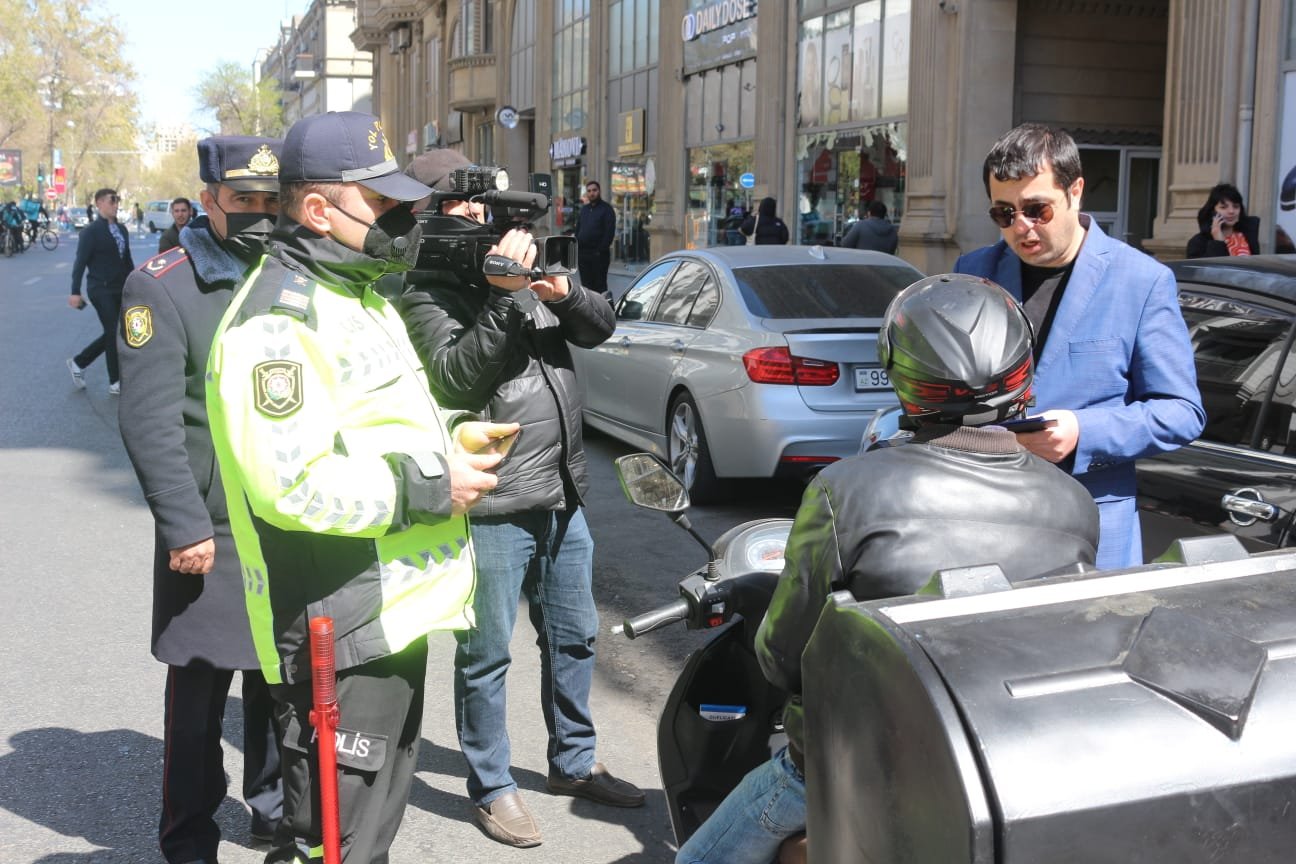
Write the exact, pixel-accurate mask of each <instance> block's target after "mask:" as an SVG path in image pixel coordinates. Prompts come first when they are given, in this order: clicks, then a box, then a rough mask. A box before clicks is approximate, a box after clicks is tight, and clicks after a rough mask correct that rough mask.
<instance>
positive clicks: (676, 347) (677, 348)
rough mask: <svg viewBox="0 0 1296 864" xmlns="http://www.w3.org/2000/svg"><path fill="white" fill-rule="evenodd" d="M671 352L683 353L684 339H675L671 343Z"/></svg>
mask: <svg viewBox="0 0 1296 864" xmlns="http://www.w3.org/2000/svg"><path fill="white" fill-rule="evenodd" d="M671 353H672V354H683V353H684V340H683V339H676V340H675V341H674V342H672V343H671Z"/></svg>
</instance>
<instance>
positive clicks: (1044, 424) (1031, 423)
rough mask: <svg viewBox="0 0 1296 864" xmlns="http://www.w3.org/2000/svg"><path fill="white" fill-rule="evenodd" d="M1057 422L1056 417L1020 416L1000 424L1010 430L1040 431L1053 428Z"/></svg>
mask: <svg viewBox="0 0 1296 864" xmlns="http://www.w3.org/2000/svg"><path fill="white" fill-rule="evenodd" d="M1057 423H1058V421H1057V419H1056V418H1046V417H1019V418H1018V419H1016V420H1001V421H999V425H1000V426H1002V427H1004V428H1005V429H1007V430H1008V431H1009V432H1039V431H1040V430H1042V429H1052V428H1053V427H1054V426H1056V425H1057Z"/></svg>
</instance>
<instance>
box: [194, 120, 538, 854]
mask: <svg viewBox="0 0 1296 864" xmlns="http://www.w3.org/2000/svg"><path fill="white" fill-rule="evenodd" d="M279 179H280V184H281V185H280V194H281V198H282V202H283V215H282V216H281V217H280V220H279V225H278V228H277V230H276V232H275V235H274V238H273V242H272V245H271V252H270V255H269V256H267V257H266V258H264V259H263V260H262V262H261V263H260V264H259V265H258V266H257V267H256V268H255V269H254V270H253V271H252V272H251V273H250V274H249V275H248V277H247V281H246V283H245V285H244V287H243V288H242V289H240V291H239V293H238V295H237V296H236V297H235V299H234V302H233V303H232V304H231V305H230V308H229V311H228V312H226V314H225V316H224V318H223V319H222V321H221V324H220V327H219V329H218V331H217V335H216V338H215V341H214V344H213V346H212V353H211V357H210V359H209V362H208V383H207V407H208V411H209V413H210V416H211V421H212V439H213V442H214V443H215V446H216V455H217V458H218V459H219V462H220V468H221V475H222V477H223V478H224V481H225V490H226V499H227V501H228V504H229V510H230V521H231V524H232V525H233V528H234V539H235V542H236V543H237V545H238V550H239V558H240V560H241V561H242V565H243V572H244V586H245V590H246V592H247V604H248V610H249V618H250V619H251V625H252V633H253V640H254V642H255V644H256V646H257V653H258V655H259V657H260V658H261V668H262V671H263V672H264V673H265V676H266V679H267V680H268V681H269V682H270V683H271V685H272V686H271V693H272V695H273V696H274V698H275V701H276V703H277V706H278V712H279V718H280V720H281V722H282V723H283V726H284V749H283V759H284V763H283V764H284V824H285V830H283V831H282V832H281V833H283V834H287V833H289V832H291V834H292V835H293V837H294V838H295V839H296V848H284V849H283V850H281V852H279V853H277V854H275V855H272V856H271V857H270V858H269V859H267V860H268V861H281V860H284V861H286V860H299V859H302V858H306V857H309V856H310V855H311V853H312V851H314V850H315V849H316V848H317V847H318V846H319V844H320V841H321V834H322V831H321V822H320V814H319V813H318V811H317V809H316V806H315V802H316V801H318V800H319V797H318V785H319V763H318V761H317V755H316V754H315V753H314V752H313V751H314V750H315V740H314V730H313V729H312V727H311V726H310V722H309V714H310V708H311V682H310V674H311V666H310V658H309V647H310V646H309V638H308V629H307V628H308V622H309V620H310V619H311V618H312V617H315V616H328V617H331V618H333V620H334V627H335V634H336V639H335V656H336V668H337V698H338V705H339V709H340V715H341V716H340V721H339V724H340V725H339V728H338V730H337V734H336V738H335V742H333V743H335V745H336V748H337V761H338V791H339V798H340V801H341V836H342V850H343V851H342V854H343V860H344V861H347V862H351V864H369V862H375V864H376V862H386V861H387V860H388V855H387V850H388V848H389V847H390V845H391V842H392V840H393V839H394V838H395V836H396V830H397V828H398V826H399V825H400V821H401V817H402V815H403V814H404V810H405V805H406V803H407V801H408V798H409V788H410V783H411V781H412V779H413V773H414V767H415V764H416V763H417V759H418V749H419V741H420V738H421V736H422V716H423V685H424V679H425V677H426V674H427V640H426V639H425V638H424V636H425V635H426V634H427V633H429V632H430V631H433V630H453V629H462V628H464V627H467V626H468V625H469V624H470V623H471V612H470V602H471V597H472V592H473V584H474V582H473V580H474V573H473V555H472V547H471V545H470V544H469V540H468V520H467V519H466V518H465V516H464V514H465V512H466V511H467V510H468V508H469V507H471V506H472V505H473V504H475V503H476V502H477V501H478V500H480V498H481V495H482V493H483V492H484V491H486V490H487V489H490V488H493V487H494V486H495V476H494V475H493V474H489V473H486V471H487V470H488V469H490V468H493V467H494V466H495V465H496V464H497V463H498V462H499V460H500V458H501V457H500V456H498V455H481V454H474V453H473V452H472V451H477V450H481V449H484V448H486V447H487V445H488V444H489V443H490V442H491V439H493V438H499V437H503V436H506V435H509V434H512V433H513V432H515V431H516V430H517V428H518V426H517V424H516V423H507V424H505V423H480V422H463V423H460V424H459V425H458V426H456V428H455V433H454V435H453V436H452V435H451V433H450V432H449V431H448V430H447V428H446V423H445V421H446V419H447V418H445V417H444V416H443V413H442V411H441V409H440V407H439V406H438V405H437V403H436V400H435V399H433V398H432V394H431V393H430V391H429V390H428V383H427V377H426V375H425V373H424V371H423V367H422V364H421V363H420V362H419V359H418V355H417V354H416V353H415V352H414V348H413V346H412V345H410V342H409V337H408V336H406V334H405V326H404V324H403V323H402V322H401V319H400V317H399V316H398V315H397V314H396V310H395V309H394V308H393V307H392V306H391V304H390V303H389V302H388V301H387V300H386V299H384V297H383V296H382V294H381V293H379V292H378V291H377V290H376V289H375V285H376V284H377V282H378V281H379V280H380V279H381V278H382V277H383V276H384V275H386V274H389V273H399V272H402V271H404V270H406V269H408V268H409V266H410V265H411V263H412V262H413V260H414V259H415V256H416V255H417V252H418V246H419V235H420V229H419V225H418V223H417V221H416V220H415V219H414V215H413V213H412V212H411V210H410V204H409V202H412V201H417V200H419V199H421V198H424V197H426V196H428V195H430V194H431V192H432V190H431V189H429V188H428V187H427V186H424V185H423V184H422V183H419V182H418V181H416V180H414V179H412V178H410V177H406V176H405V175H404V174H402V173H400V170H399V168H398V166H397V164H396V160H395V158H394V156H393V155H392V151H391V147H390V146H389V145H388V143H387V136H386V135H385V134H384V132H383V129H382V125H381V123H379V121H378V118H376V117H373V116H371V115H368V114H361V113H357V112H351V111H346V112H329V113H327V114H320V115H315V116H312V117H306V118H304V119H302V120H299V121H298V122H297V123H296V124H294V125H293V127H292V128H291V129H290V130H289V131H288V134H287V136H286V137H285V139H284V147H283V153H282V156H281V161H280V172H279Z"/></svg>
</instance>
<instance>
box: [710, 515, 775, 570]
mask: <svg viewBox="0 0 1296 864" xmlns="http://www.w3.org/2000/svg"><path fill="white" fill-rule="evenodd" d="M791 530H792V520H790V519H771V520H762V521H761V522H759V523H757V524H755V525H751V526H750V527H748V526H744V527H743V530H741V532H740V533H739V534H738V536H736V537H733V538H732V539H731V540H730V542H729V544H728V548H727V549H726V550H725V563H726V565H727V567H728V569H730V570H732V571H733V572H749V573H750V572H756V571H761V572H765V573H779V572H781V571H782V570H783V550H784V549H785V548H787V541H788V534H789V533H791Z"/></svg>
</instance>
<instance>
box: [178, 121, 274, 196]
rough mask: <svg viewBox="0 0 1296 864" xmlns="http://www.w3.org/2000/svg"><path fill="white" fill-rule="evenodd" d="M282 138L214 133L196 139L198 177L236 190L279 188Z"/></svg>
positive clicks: (258, 190) (270, 189)
mask: <svg viewBox="0 0 1296 864" xmlns="http://www.w3.org/2000/svg"><path fill="white" fill-rule="evenodd" d="M282 149H283V139H281V138H259V137H255V136H252V135H213V136H212V137H210V138H204V139H202V140H201V141H199V142H198V177H199V178H200V179H201V180H202V181H203V182H204V183H220V184H222V185H224V186H228V187H230V188H231V189H235V190H237V191H239V192H278V191H279V153H280V151H281V150H282Z"/></svg>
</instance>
